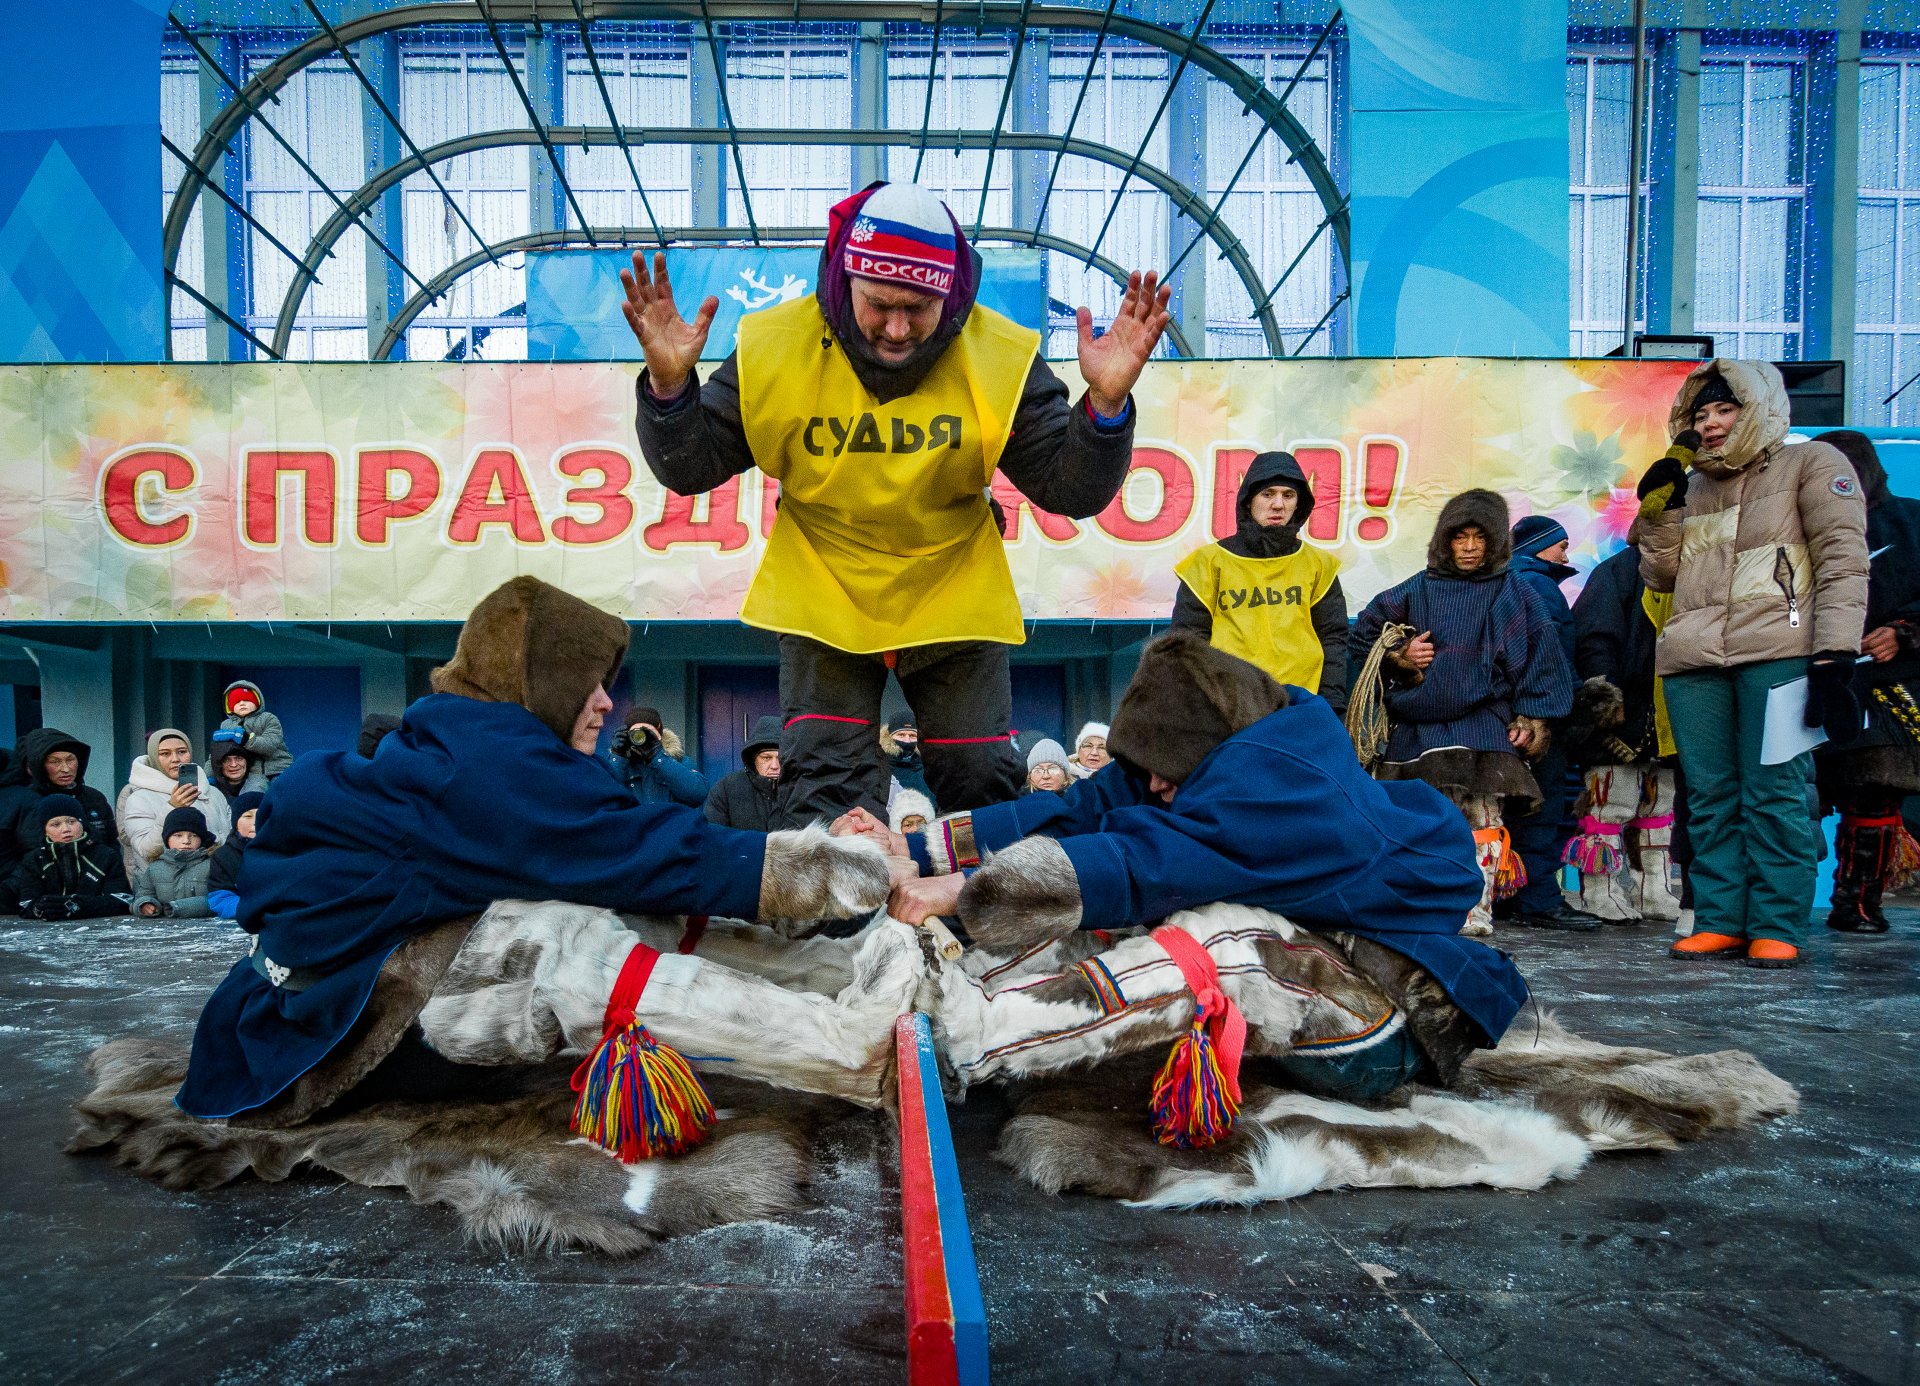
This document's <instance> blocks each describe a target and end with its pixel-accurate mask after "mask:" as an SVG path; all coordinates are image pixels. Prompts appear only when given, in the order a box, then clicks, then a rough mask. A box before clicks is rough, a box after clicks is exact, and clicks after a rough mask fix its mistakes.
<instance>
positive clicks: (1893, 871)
mask: <svg viewBox="0 0 1920 1386" xmlns="http://www.w3.org/2000/svg"><path fill="white" fill-rule="evenodd" d="M1892 856H1893V860H1892V861H1891V862H1890V863H1889V864H1888V867H1887V887H1886V888H1887V889H1888V890H1905V889H1906V888H1907V887H1908V886H1910V885H1912V884H1913V882H1914V878H1915V877H1920V842H1915V841H1914V840H1913V834H1912V833H1910V832H1908V831H1907V825H1906V824H1905V823H1904V822H1903V823H1901V825H1900V826H1899V827H1897V828H1895V829H1894V830H1893V853H1892Z"/></svg>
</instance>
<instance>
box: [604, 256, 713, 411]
mask: <svg viewBox="0 0 1920 1386" xmlns="http://www.w3.org/2000/svg"><path fill="white" fill-rule="evenodd" d="M620 283H621V284H622V285H623V286H624V287H625V288H626V291H627V298H626V302H624V303H622V304H621V305H620V311H621V312H622V313H624V314H625V315H626V319H627V326H628V327H631V328H632V329H633V335H634V336H635V337H637V338H638V339H639V341H640V350H641V351H642V352H643V353H645V355H646V358H647V387H648V388H649V389H650V390H652V391H653V393H654V394H655V395H656V396H657V397H658V398H660V399H671V398H673V397H674V396H675V395H677V394H679V393H680V391H681V390H683V389H685V388H686V384H687V377H688V376H690V375H692V374H693V368H694V367H695V366H697V365H699V364H700V353H701V352H702V351H704V350H705V349H706V345H707V330H708V329H709V328H711V327H712V326H713V315H714V314H715V313H717V312H719V311H720V300H719V299H717V298H714V297H712V296H709V297H708V298H707V299H706V301H705V302H703V303H702V304H701V305H700V311H699V312H698V313H696V314H694V318H693V321H692V322H688V321H687V320H686V319H685V318H683V317H681V316H680V310H679V309H678V308H675V307H674V306H673V284H672V282H671V281H669V280H668V278H667V257H666V256H665V255H663V254H661V253H659V252H657V251H656V252H655V253H654V257H653V273H652V274H648V273H647V253H646V252H645V251H644V250H636V251H634V252H633V268H632V269H630V270H621V271H620Z"/></svg>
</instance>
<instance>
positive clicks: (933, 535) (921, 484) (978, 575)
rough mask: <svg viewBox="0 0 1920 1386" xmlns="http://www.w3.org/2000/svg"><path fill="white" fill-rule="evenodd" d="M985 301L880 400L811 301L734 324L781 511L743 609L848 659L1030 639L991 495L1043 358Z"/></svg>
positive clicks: (745, 411)
mask: <svg viewBox="0 0 1920 1386" xmlns="http://www.w3.org/2000/svg"><path fill="white" fill-rule="evenodd" d="M1039 347H1040V336H1039V334H1038V333H1037V332H1032V331H1029V330H1028V329H1026V328H1024V327H1021V326H1019V325H1018V324H1017V323H1014V322H1010V321H1008V320H1007V319H1006V318H1003V317H1001V316H1000V315H999V314H998V313H995V312H992V311H991V310H989V309H986V308H982V307H980V306H978V305H975V307H974V309H973V312H972V313H971V314H970V315H969V316H968V318H967V325H966V326H965V327H964V328H962V329H961V331H960V335H959V336H958V337H957V338H955V339H954V341H953V343H952V345H950V346H949V347H948V348H947V350H946V351H945V353H944V354H942V356H941V357H940V360H939V362H938V364H936V365H935V366H934V368H933V370H932V371H931V372H930V373H929V374H928V375H927V378H926V379H925V380H924V381H923V382H922V383H921V385H920V388H919V389H917V390H915V391H914V392H913V393H912V394H910V395H905V396H903V397H901V398H900V399H896V400H894V401H892V402H891V403H888V404H881V403H880V402H879V401H877V400H876V399H874V397H873V396H872V395H871V394H869V393H868V392H867V388H866V386H864V385H862V384H861V383H860V377H859V376H857V375H855V374H854V372H853V367H852V366H851V365H850V364H849V363H848V361H847V356H846V352H845V351H844V350H842V349H841V347H840V345H839V344H838V343H837V342H834V341H833V340H832V335H831V333H829V331H828V330H827V322H826V318H825V316H824V315H823V314H822V313H821V311H820V304H819V301H818V300H817V299H815V298H814V297H813V296H812V295H808V296H807V297H806V298H800V299H795V300H793V301H792V302H790V303H783V304H781V305H780V306H779V307H778V308H769V309H767V310H766V311H765V312H760V313H750V314H748V315H747V316H746V317H744V318H742V319H741V320H740V339H739V371H740V418H741V423H742V424H743V425H744V426H745V429H746V435H747V445H748V446H749V447H751V448H752V449H753V458H754V461H755V462H756V463H758V464H759V467H760V470H761V471H763V472H765V473H766V474H767V475H768V476H770V477H775V478H777V479H778V480H779V482H780V510H779V518H778V519H776V520H775V521H774V525H773V533H772V534H771V535H769V536H768V539H767V552H766V555H765V557H763V558H762V559H761V560H760V569H759V571H758V572H756V573H755V574H754V577H753V585H752V586H751V587H750V588H748V590H747V598H746V601H745V603H743V605H742V606H741V609H740V619H741V620H742V621H744V622H746V623H747V624H748V625H750V626H759V627H761V628H762V629H765V630H775V631H780V632H782V633H783V634H788V635H805V636H810V637H812V638H813V639H815V640H818V641H820V642H822V643H823V644H827V645H831V646H833V647H834V648H835V649H839V650H845V651H847V652H849V653H851V654H872V653H875V652H878V651H884V650H899V649H906V648H908V647H910V646H914V645H931V644H936V643H940V642H943V641H950V640H995V641H999V642H1001V643H1003V644H1008V645H1018V644H1019V643H1020V642H1021V641H1022V640H1024V639H1025V638H1026V631H1025V627H1024V626H1023V624H1022V622H1021V617H1020V599H1019V597H1018V595H1016V594H1015V592H1014V590H1013V574H1012V573H1011V572H1010V571H1009V570H1008V568H1007V555H1006V550H1005V548H1004V547H1003V546H1002V544H1001V540H1000V531H999V530H998V529H997V528H996V527H995V525H994V523H993V512H992V511H991V510H990V509H989V508H988V506H987V501H986V494H985V493H986V488H987V486H988V485H989V484H990V483H991V482H992V480H993V470H994V468H995V467H996V466H998V465H999V463H1000V454H1001V452H1002V451H1003V450H1004V449H1005V448H1006V445H1007V435H1008V433H1009V431H1010V430H1011V428H1012V426H1013V413H1014V409H1015V407H1016V406H1017V405H1018V404H1019V402H1020V395H1021V392H1022V390H1023V389H1024V388H1025V386H1026V381H1027V371H1028V369H1029V367H1030V366H1031V364H1032V362H1033V357H1034V353H1035V352H1036V351H1038V350H1039Z"/></svg>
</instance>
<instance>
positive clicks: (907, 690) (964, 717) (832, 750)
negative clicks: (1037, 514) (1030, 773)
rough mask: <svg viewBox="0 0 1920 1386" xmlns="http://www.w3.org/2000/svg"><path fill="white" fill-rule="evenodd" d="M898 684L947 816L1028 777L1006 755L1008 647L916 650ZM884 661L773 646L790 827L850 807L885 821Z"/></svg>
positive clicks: (900, 656) (785, 640)
mask: <svg viewBox="0 0 1920 1386" xmlns="http://www.w3.org/2000/svg"><path fill="white" fill-rule="evenodd" d="M895 661H896V662H895V664H894V666H893V672H894V675H895V676H896V677H897V678H898V679H899V680H900V691H901V692H903V693H904V694H906V698H907V706H908V707H910V708H912V709H913V714H914V719H915V720H916V721H917V722H918V723H919V726H920V757H921V760H922V762H923V764H924V765H925V767H926V776H927V788H928V790H929V791H930V792H931V794H932V796H933V801H934V803H935V804H936V805H938V807H939V810H940V812H942V813H959V812H961V811H963V810H966V809H976V808H983V807H985V806H986V805H988V804H996V803H1003V802H1005V801H1006V800H1008V799H1011V798H1013V797H1014V796H1015V795H1016V794H1018V793H1019V792H1020V786H1021V782H1022V781H1023V780H1024V779H1025V778H1026V771H1025V767H1024V766H1023V765H1022V764H1021V762H1020V757H1019V756H1018V754H1016V753H1015V751H1014V749H1013V730H1012V725H1011V724H1012V722H1013V682H1012V675H1011V673H1010V672H1009V668H1008V664H1007V647H1006V646H1005V645H1001V644H996V643H991V642H988V641H984V640H969V641H957V642H954V643H952V644H945V645H921V646H918V647H917V648H914V649H910V650H901V651H899V652H898V653H897V655H896V656H895ZM886 686H887V657H886V656H885V655H878V654H848V653H846V652H845V651H844V650H836V649H834V648H833V647H832V646H830V645H823V644H821V643H820V642H819V641H817V640H809V639H808V638H807V637H805V636H803V635H783V636H781V637H780V713H781V716H782V718H783V719H784V720H785V724H786V725H785V727H784V729H783V730H782V731H781V734H780V779H781V780H782V782H783V783H784V784H785V785H786V786H787V789H786V798H787V807H786V815H787V817H786V822H785V823H783V824H776V825H775V826H777V827H778V826H797V825H799V824H804V823H812V822H816V821H821V820H831V819H834V818H837V817H839V816H840V815H841V814H843V813H845V812H846V811H847V810H849V809H851V808H853V807H855V806H856V805H858V806H861V807H864V808H866V809H868V810H870V811H871V812H873V813H874V814H876V815H877V816H879V817H880V818H882V819H884V818H885V817H886V816H887V778H888V770H887V763H886V759H885V757H884V756H883V755H882V754H881V752H880V699H881V695H882V694H883V693H884V692H885V691H886Z"/></svg>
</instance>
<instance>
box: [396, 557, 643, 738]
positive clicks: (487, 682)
mask: <svg viewBox="0 0 1920 1386" xmlns="http://www.w3.org/2000/svg"><path fill="white" fill-rule="evenodd" d="M626 657H627V623H626V622H625V621H623V620H621V619H620V618H619V617H618V616H610V615H608V614H607V613H606V612H604V611H602V610H600V609H599V608H598V607H596V606H589V605H588V604H587V603H586V602H583V601H581V600H580V599H579V598H578V597H576V596H573V595H571V594H569V593H566V592H562V591H561V590H560V589H559V588H558V587H554V586H552V585H550V584H548V583H545V582H542V581H541V580H540V579H539V578H536V577H517V578H513V579H511V580H510V581H507V582H503V583H502V584H500V586H498V587H496V588H494V589H493V591H491V592H489V593H488V594H487V595H486V596H485V597H483V598H481V600H480V605H478V606H476V607H475V608H474V609H473V611H472V613H471V614H470V615H468V617H467V623H466V624H465V625H463V626H461V627H460V643H459V645H458V646H457V647H456V648H455V649H454V652H453V658H452V660H450V661H449V662H447V663H445V664H442V665H441V666H440V667H439V668H438V669H435V670H434V671H433V691H434V692H436V693H457V694H459V695H460V696H461V697H463V698H477V699H478V700H479V701H481V702H483V703H518V704H520V706H521V707H524V708H525V709H526V710H527V711H528V712H531V713H532V714H533V715H534V716H535V717H538V718H539V719H540V720H541V721H542V722H544V723H546V724H547V726H549V727H551V728H552V729H553V734H554V735H555V736H557V737H559V738H560V739H561V740H562V741H565V740H567V739H568V738H569V737H570V736H572V735H573V724H574V722H575V721H577V720H578V719H579V716H580V709H581V708H582V707H584V706H586V702H587V698H588V697H589V696H590V695H591V694H592V692H593V690H594V688H595V686H596V685H597V686H599V687H601V688H611V687H612V686H613V680H614V676H615V675H616V674H618V673H619V672H620V665H621V663H622V662H623V661H624V660H625V659H626Z"/></svg>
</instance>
